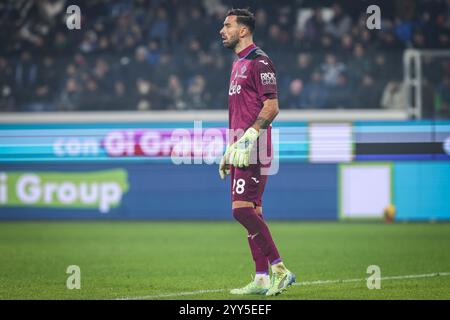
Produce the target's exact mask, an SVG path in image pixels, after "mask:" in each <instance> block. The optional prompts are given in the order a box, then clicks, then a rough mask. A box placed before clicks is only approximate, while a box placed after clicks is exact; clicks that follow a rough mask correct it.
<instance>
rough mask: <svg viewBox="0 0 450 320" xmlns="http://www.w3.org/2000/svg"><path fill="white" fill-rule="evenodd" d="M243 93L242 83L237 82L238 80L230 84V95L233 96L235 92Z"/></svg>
mask: <svg viewBox="0 0 450 320" xmlns="http://www.w3.org/2000/svg"><path fill="white" fill-rule="evenodd" d="M240 93H241V85H239V84H238V83H237V81H232V82H231V84H230V89H229V90H228V95H229V96H233V95H235V94H240Z"/></svg>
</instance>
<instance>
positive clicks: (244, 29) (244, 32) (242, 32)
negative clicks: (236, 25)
mask: <svg viewBox="0 0 450 320" xmlns="http://www.w3.org/2000/svg"><path fill="white" fill-rule="evenodd" d="M248 32H249V31H248V28H247V27H241V28H240V29H239V37H241V38H243V37H245V36H246V35H247V33H248Z"/></svg>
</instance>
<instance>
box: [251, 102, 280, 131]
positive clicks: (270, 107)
mask: <svg viewBox="0 0 450 320" xmlns="http://www.w3.org/2000/svg"><path fill="white" fill-rule="evenodd" d="M278 113H279V109H278V99H267V100H266V101H264V105H263V108H262V109H261V111H260V112H259V115H258V117H257V118H256V121H255V123H254V124H253V125H252V127H253V128H255V129H256V130H258V131H259V130H260V129H267V128H268V127H269V125H270V124H271V123H272V121H273V120H274V119H275V117H276V116H277V115H278Z"/></svg>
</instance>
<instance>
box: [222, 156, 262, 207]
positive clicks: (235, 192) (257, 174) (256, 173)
mask: <svg viewBox="0 0 450 320" xmlns="http://www.w3.org/2000/svg"><path fill="white" fill-rule="evenodd" d="M230 176H231V200H232V201H250V202H253V203H254V204H255V207H260V206H262V195H263V193H264V187H265V186H266V181H267V175H261V165H259V164H251V165H250V166H248V167H247V168H235V167H234V166H231V170H230Z"/></svg>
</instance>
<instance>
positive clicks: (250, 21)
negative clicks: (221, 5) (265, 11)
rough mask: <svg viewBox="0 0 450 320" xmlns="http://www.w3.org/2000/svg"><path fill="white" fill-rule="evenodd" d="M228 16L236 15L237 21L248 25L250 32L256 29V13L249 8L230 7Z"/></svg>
mask: <svg viewBox="0 0 450 320" xmlns="http://www.w3.org/2000/svg"><path fill="white" fill-rule="evenodd" d="M228 16H236V17H237V19H236V22H237V23H239V24H243V25H245V26H246V27H248V28H249V30H250V33H253V31H254V30H255V15H254V14H253V13H252V12H250V10H249V9H230V10H228V13H227V17H228Z"/></svg>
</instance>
